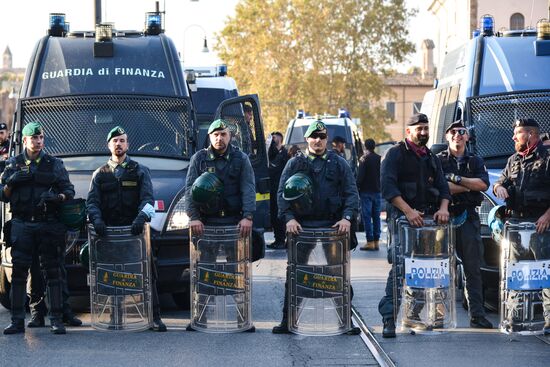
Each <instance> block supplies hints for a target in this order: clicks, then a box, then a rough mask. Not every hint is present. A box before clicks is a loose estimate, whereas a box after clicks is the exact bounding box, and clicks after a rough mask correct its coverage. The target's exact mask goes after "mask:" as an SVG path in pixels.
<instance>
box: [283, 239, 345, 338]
mask: <svg viewBox="0 0 550 367" xmlns="http://www.w3.org/2000/svg"><path fill="white" fill-rule="evenodd" d="M288 244H289V246H288V268H289V270H288V271H289V284H288V299H289V305H288V306H289V307H288V318H289V319H288V329H289V330H290V331H291V332H293V333H295V334H301V335H338V334H343V333H345V332H347V331H348V330H349V329H350V328H351V318H350V312H351V299H350V268H349V264H350V260H349V259H350V255H349V235H347V234H342V235H340V234H338V233H337V232H336V231H335V230H334V228H318V229H317V228H316V229H312V228H304V230H303V231H301V232H300V234H299V235H289V238H288Z"/></svg>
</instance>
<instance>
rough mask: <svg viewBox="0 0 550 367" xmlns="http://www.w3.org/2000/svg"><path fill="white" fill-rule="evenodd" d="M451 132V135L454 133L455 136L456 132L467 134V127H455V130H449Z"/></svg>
mask: <svg viewBox="0 0 550 367" xmlns="http://www.w3.org/2000/svg"><path fill="white" fill-rule="evenodd" d="M449 133H451V135H453V136H454V135H456V134H458V135H460V136H462V135H464V134H466V129H456V130H455V129H453V130H451V131H449Z"/></svg>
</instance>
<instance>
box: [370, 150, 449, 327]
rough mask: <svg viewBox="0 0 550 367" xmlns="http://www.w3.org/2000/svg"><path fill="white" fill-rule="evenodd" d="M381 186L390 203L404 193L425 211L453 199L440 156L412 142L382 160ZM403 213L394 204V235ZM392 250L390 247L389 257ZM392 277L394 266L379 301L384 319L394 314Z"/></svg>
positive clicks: (391, 217) (390, 218)
mask: <svg viewBox="0 0 550 367" xmlns="http://www.w3.org/2000/svg"><path fill="white" fill-rule="evenodd" d="M380 186H381V189H382V197H383V198H384V199H386V200H387V201H388V202H389V203H391V201H392V199H393V198H395V197H397V196H401V197H402V198H403V200H404V201H405V202H406V203H407V204H408V205H409V206H410V207H411V208H413V209H416V210H418V211H421V212H424V214H425V215H429V214H433V213H435V212H436V211H437V210H438V209H439V205H440V202H441V200H442V199H447V200H451V195H450V193H449V186H448V185H447V181H445V177H444V176H443V171H442V169H441V162H439V159H437V157H436V156H434V155H433V154H432V152H431V151H430V150H429V149H427V148H426V155H425V156H418V155H417V154H416V153H415V152H414V151H413V150H412V148H411V147H410V145H409V143H408V142H404V141H402V142H399V143H398V144H396V145H395V146H393V147H392V148H390V149H389V150H388V152H387V154H386V156H385V158H384V160H383V161H382V166H381V174H380ZM402 215H403V213H402V212H401V211H399V210H398V209H397V208H395V207H392V208H391V210H390V213H388V227H389V230H390V232H391V236H392V237H393V236H395V230H396V228H394V227H395V220H396V219H397V218H399V217H401V216H402ZM391 250H392V249H389V251H388V259H390V254H389V252H390V251H391ZM393 278H394V276H393V268H392V270H390V273H389V275H388V280H387V282H386V295H385V296H384V297H382V299H381V300H380V303H379V305H378V311H379V312H380V314H381V315H382V317H383V319H384V320H389V319H393V318H394V299H393V287H394V284H393V283H394V282H393ZM396 306H398V305H396ZM396 308H397V307H396Z"/></svg>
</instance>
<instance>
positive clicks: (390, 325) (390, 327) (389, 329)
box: [382, 319, 395, 338]
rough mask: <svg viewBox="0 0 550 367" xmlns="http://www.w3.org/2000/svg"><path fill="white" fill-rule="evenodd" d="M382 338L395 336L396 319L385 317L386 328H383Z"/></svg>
mask: <svg viewBox="0 0 550 367" xmlns="http://www.w3.org/2000/svg"><path fill="white" fill-rule="evenodd" d="M382 338H395V320H394V319H385V320H384V329H382Z"/></svg>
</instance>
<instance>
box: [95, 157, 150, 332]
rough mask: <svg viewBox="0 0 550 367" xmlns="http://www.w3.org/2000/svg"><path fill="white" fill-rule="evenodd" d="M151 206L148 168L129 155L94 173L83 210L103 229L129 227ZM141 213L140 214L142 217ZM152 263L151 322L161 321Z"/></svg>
mask: <svg viewBox="0 0 550 367" xmlns="http://www.w3.org/2000/svg"><path fill="white" fill-rule="evenodd" d="M147 204H149V205H151V206H153V205H154V198H153V184H152V182H151V174H150V173H149V169H148V168H147V167H145V166H143V165H141V164H139V163H137V162H136V161H133V160H131V159H130V158H129V157H128V156H126V159H125V160H124V162H122V163H121V164H117V163H116V162H114V161H112V160H110V159H109V161H108V162H107V163H106V164H105V165H104V166H102V167H100V168H98V169H97V170H95V172H94V174H93V176H92V182H91V183H90V191H89V192H88V199H87V201H86V207H87V210H88V216H89V219H90V222H91V223H97V222H98V221H103V222H104V223H105V225H106V226H129V225H132V223H133V222H134V220H135V219H136V218H137V217H138V216H139V215H145V213H144V212H143V211H142V209H143V208H144V207H145V206H146V205H147ZM142 213H143V214H142ZM151 264H152V281H153V284H152V287H151V288H152V298H153V321H154V322H157V321H159V320H160V305H159V298H158V291H157V285H156V282H157V271H156V264H155V261H154V259H153V261H152V262H151Z"/></svg>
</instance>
